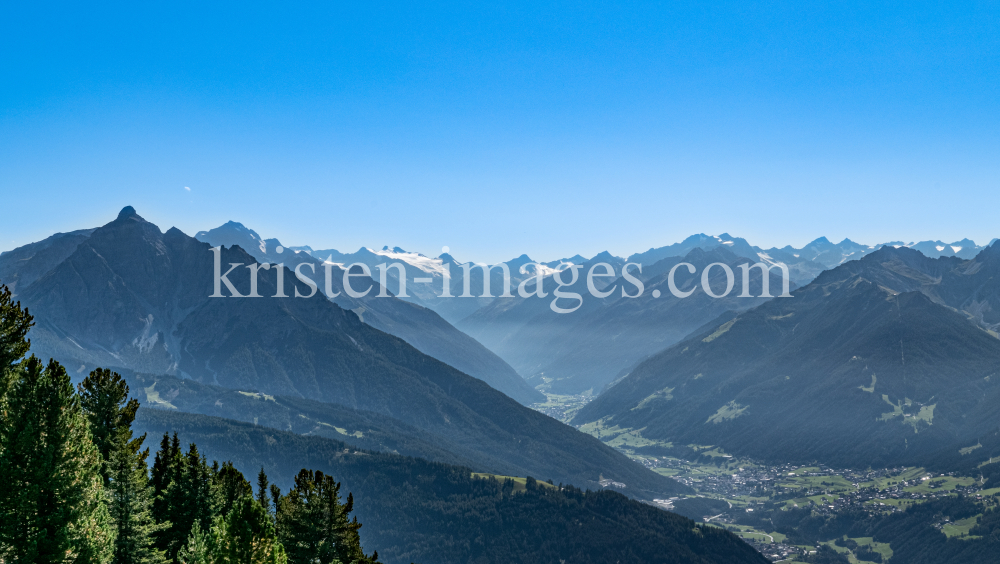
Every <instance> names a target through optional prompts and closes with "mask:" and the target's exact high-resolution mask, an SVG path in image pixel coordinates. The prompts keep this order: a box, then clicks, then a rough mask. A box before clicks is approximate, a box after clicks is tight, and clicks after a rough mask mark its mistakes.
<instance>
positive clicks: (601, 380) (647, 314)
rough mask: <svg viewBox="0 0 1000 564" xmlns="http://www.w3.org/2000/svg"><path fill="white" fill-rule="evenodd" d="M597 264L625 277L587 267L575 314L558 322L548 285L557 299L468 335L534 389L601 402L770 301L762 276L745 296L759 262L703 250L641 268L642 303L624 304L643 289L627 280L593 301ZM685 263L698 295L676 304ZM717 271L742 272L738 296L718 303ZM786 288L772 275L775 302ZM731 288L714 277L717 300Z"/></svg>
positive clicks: (688, 283) (504, 308) (478, 326)
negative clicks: (671, 353)
mask: <svg viewBox="0 0 1000 564" xmlns="http://www.w3.org/2000/svg"><path fill="white" fill-rule="evenodd" d="M597 262H608V263H609V264H613V265H615V266H616V270H617V272H619V273H620V272H621V264H622V263H621V262H618V263H617V264H615V262H614V261H613V257H604V256H602V255H598V256H597V257H594V259H592V260H591V261H590V262H588V263H586V264H585V265H584V270H583V274H582V275H581V279H580V281H579V282H578V283H577V284H576V285H574V286H572V287H569V288H568V289H567V290H566V291H574V292H578V293H580V294H581V295H582V296H583V297H584V303H583V306H581V308H580V309H579V310H577V311H575V312H573V313H570V314H556V313H555V312H553V311H552V310H551V309H550V308H549V305H550V302H551V300H552V297H551V294H552V291H553V289H554V288H555V283H554V281H552V280H547V281H546V284H545V285H544V287H545V289H546V291H547V293H548V294H549V297H547V298H537V297H530V298H519V299H517V300H513V301H510V303H506V304H505V303H499V302H498V303H496V304H491V306H489V307H487V308H483V309H482V310H480V311H479V312H477V313H476V314H475V315H473V316H470V317H469V318H468V319H466V320H464V321H463V322H462V323H461V324H460V327H462V328H463V329H464V330H466V331H468V332H469V333H470V334H471V335H473V336H475V337H476V338H477V339H479V340H481V341H482V342H483V343H486V344H487V345H488V346H490V347H491V348H493V349H494V350H496V351H498V353H499V354H500V355H501V356H503V357H504V358H505V359H506V360H507V361H508V362H510V363H511V365H513V366H514V367H515V368H517V369H518V370H519V371H520V372H521V374H522V375H525V376H526V377H528V379H529V382H531V383H534V384H536V385H542V386H543V387H544V389H547V390H548V391H551V392H553V393H557V394H580V393H587V392H589V393H594V394H596V393H599V392H600V391H601V390H602V389H604V387H605V386H606V385H608V384H609V383H611V382H612V381H614V380H615V379H616V378H618V377H620V376H622V375H623V374H626V373H627V372H628V371H629V370H630V369H631V368H632V367H633V366H635V365H636V364H638V363H639V362H641V361H642V360H644V359H645V358H647V357H648V356H650V355H653V354H655V353H657V352H659V351H661V350H663V349H664V348H666V347H668V346H670V345H672V344H674V343H676V342H678V341H680V340H681V339H683V338H684V337H685V336H687V335H688V334H689V333H690V332H691V331H694V330H695V329H698V328H699V327H701V326H702V325H704V324H705V323H708V322H710V321H712V320H713V319H715V318H716V317H718V316H719V315H721V314H722V313H724V312H726V311H730V310H744V309H749V308H750V307H753V306H756V305H759V304H761V303H763V302H764V301H766V299H768V298H763V297H761V296H762V295H763V292H762V280H763V278H762V276H761V273H760V271H759V269H754V270H753V271H752V273H751V276H750V285H749V286H748V290H749V294H750V296H751V297H739V296H740V295H741V294H743V293H744V292H743V278H742V271H741V270H740V269H739V265H740V264H752V262H751V261H750V260H748V259H746V258H743V257H739V256H736V255H735V254H733V253H732V252H730V251H729V250H728V249H727V248H725V247H715V248H713V249H710V250H708V251H704V250H702V249H701V248H700V247H695V248H694V249H693V250H692V251H690V252H688V253H687V255H686V256H684V257H670V258H666V259H663V260H661V261H659V262H657V263H656V264H653V265H646V266H644V267H643V271H642V273H640V272H638V270H636V269H635V268H634V267H633V268H632V270H630V272H631V273H632V274H634V275H635V276H636V277H638V278H640V279H641V280H642V281H643V284H644V286H645V290H644V292H643V293H642V295H641V296H639V297H635V298H631V297H625V296H622V294H621V291H622V289H623V288H624V289H625V290H626V292H627V293H628V294H629V295H635V294H636V293H637V292H636V288H635V286H634V285H633V284H631V283H629V282H628V281H626V280H625V279H623V278H618V279H615V280H613V281H611V282H610V283H607V281H606V282H605V284H606V286H602V289H603V290H604V291H607V290H608V289H611V288H614V289H615V291H614V292H613V293H612V294H611V295H609V296H607V297H606V298H603V299H601V298H595V297H593V296H592V295H590V294H589V293H588V290H587V287H586V284H587V283H586V272H587V269H589V268H590V265H591V264H593V263H597ZM681 263H688V264H691V265H693V266H694V267H695V273H694V274H690V273H689V272H688V270H687V268H686V267H683V266H682V267H680V268H679V269H678V270H677V271H676V272H675V275H674V282H675V285H676V287H677V290H679V292H682V293H685V294H686V293H688V292H691V293H690V295H688V296H687V297H685V298H678V297H676V296H674V294H673V293H672V292H671V290H670V287H669V280H668V279H669V274H670V271H671V269H673V267H675V266H677V265H679V264H681ZM713 263H721V264H725V265H727V266H729V267H730V268H731V269H732V271H733V272H734V280H733V282H734V286H733V289H732V291H731V292H730V293H729V294H728V295H726V297H724V298H718V299H717V298H712V297H710V296H709V295H708V294H706V293H705V291H704V290H703V289H702V287H701V275H702V272H703V271H704V270H705V268H706V267H708V265H710V264H713ZM782 284H783V281H782V279H781V276H780V273H779V272H778V270H772V271H771V272H770V274H769V276H768V286H769V291H770V295H772V296H777V295H780V294H781V292H782V289H783V285H782ZM726 285H727V275H726V273H725V271H724V270H723V269H722V268H720V267H718V266H715V267H713V268H712V269H711V270H709V287H710V288H712V289H713V292H715V293H716V295H721V294H724V293H725V289H726ZM790 287H794V285H792V286H790ZM654 295H657V296H658V297H654Z"/></svg>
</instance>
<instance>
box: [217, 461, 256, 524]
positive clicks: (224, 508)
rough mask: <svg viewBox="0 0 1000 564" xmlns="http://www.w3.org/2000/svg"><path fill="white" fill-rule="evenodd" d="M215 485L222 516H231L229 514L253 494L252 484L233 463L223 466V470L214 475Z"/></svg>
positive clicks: (225, 463)
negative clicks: (241, 501) (240, 502)
mask: <svg viewBox="0 0 1000 564" xmlns="http://www.w3.org/2000/svg"><path fill="white" fill-rule="evenodd" d="M214 483H215V491H216V492H217V495H216V501H217V503H219V514H220V515H229V512H230V511H231V510H232V509H233V507H234V506H235V505H236V504H237V503H239V501H240V500H242V499H243V498H244V497H247V496H249V495H251V494H253V489H252V488H251V487H250V482H248V481H247V479H246V478H244V477H243V474H242V473H241V472H240V471H239V470H237V469H236V467H234V466H233V463H232V462H224V463H223V464H222V469H220V470H219V471H218V473H215V474H214Z"/></svg>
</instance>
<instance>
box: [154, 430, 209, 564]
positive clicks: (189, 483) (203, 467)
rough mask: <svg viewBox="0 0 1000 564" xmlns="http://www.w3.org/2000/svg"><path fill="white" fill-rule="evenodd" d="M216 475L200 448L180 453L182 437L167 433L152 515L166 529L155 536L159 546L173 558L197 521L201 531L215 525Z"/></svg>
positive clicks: (158, 465)
mask: <svg viewBox="0 0 1000 564" xmlns="http://www.w3.org/2000/svg"><path fill="white" fill-rule="evenodd" d="M214 478H215V477H214V476H213V473H212V469H211V468H209V467H208V464H207V463H206V462H205V459H204V458H203V457H202V456H201V454H199V453H198V447H197V446H196V445H194V444H191V445H190V447H189V448H188V452H187V453H186V454H182V453H181V447H180V440H179V439H178V437H177V434H176V433H175V434H174V436H173V438H172V439H169V438H168V437H167V436H166V435H164V437H163V439H162V440H161V442H160V450H159V451H157V453H156V458H155V459H154V462H153V471H152V477H151V479H150V482H151V484H152V487H153V494H154V496H155V497H154V501H153V516H154V518H155V520H156V522H157V523H159V524H160V525H161V526H165V528H164V529H163V530H161V531H159V533H158V534H157V535H156V547H157V548H158V549H160V550H163V551H164V552H165V553H166V556H167V558H168V559H169V560H171V561H176V560H177V555H178V552H179V551H180V550H181V548H182V547H184V546H185V544H186V543H187V541H188V537H189V536H190V534H191V531H192V529H193V527H194V524H195V523H198V524H199V525H200V526H201V528H202V530H207V529H208V528H209V527H210V526H211V525H212V520H213V518H214V517H215V516H216V514H217V506H218V502H217V499H216V492H215V491H214V487H213V486H214Z"/></svg>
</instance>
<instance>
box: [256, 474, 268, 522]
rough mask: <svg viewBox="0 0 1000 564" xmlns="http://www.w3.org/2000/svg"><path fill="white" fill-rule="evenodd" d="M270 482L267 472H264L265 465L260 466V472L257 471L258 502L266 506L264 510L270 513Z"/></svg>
mask: <svg viewBox="0 0 1000 564" xmlns="http://www.w3.org/2000/svg"><path fill="white" fill-rule="evenodd" d="M267 488H268V482H267V474H265V473H264V467H263V466H261V467H260V472H258V473H257V503H259V504H260V506H261V507H263V508H264V511H267V512H268V513H270V512H271V500H270V499H269V497H268V495H269V493H268V489H267Z"/></svg>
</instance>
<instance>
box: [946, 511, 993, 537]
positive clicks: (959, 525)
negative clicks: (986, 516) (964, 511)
mask: <svg viewBox="0 0 1000 564" xmlns="http://www.w3.org/2000/svg"><path fill="white" fill-rule="evenodd" d="M982 515H983V514H982V513H980V514H979V515H973V516H972V517H966V518H965V519H959V520H958V521H955V522H954V523H946V524H945V525H944V526H943V527H941V532H942V533H944V534H945V535H946V536H948V537H949V538H951V537H958V538H960V539H962V540H973V539H978V538H980V537H978V536H968V535H969V530H971V529H972V528H973V527H975V526H976V524H977V521H978V519H979V518H980V517H982Z"/></svg>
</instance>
